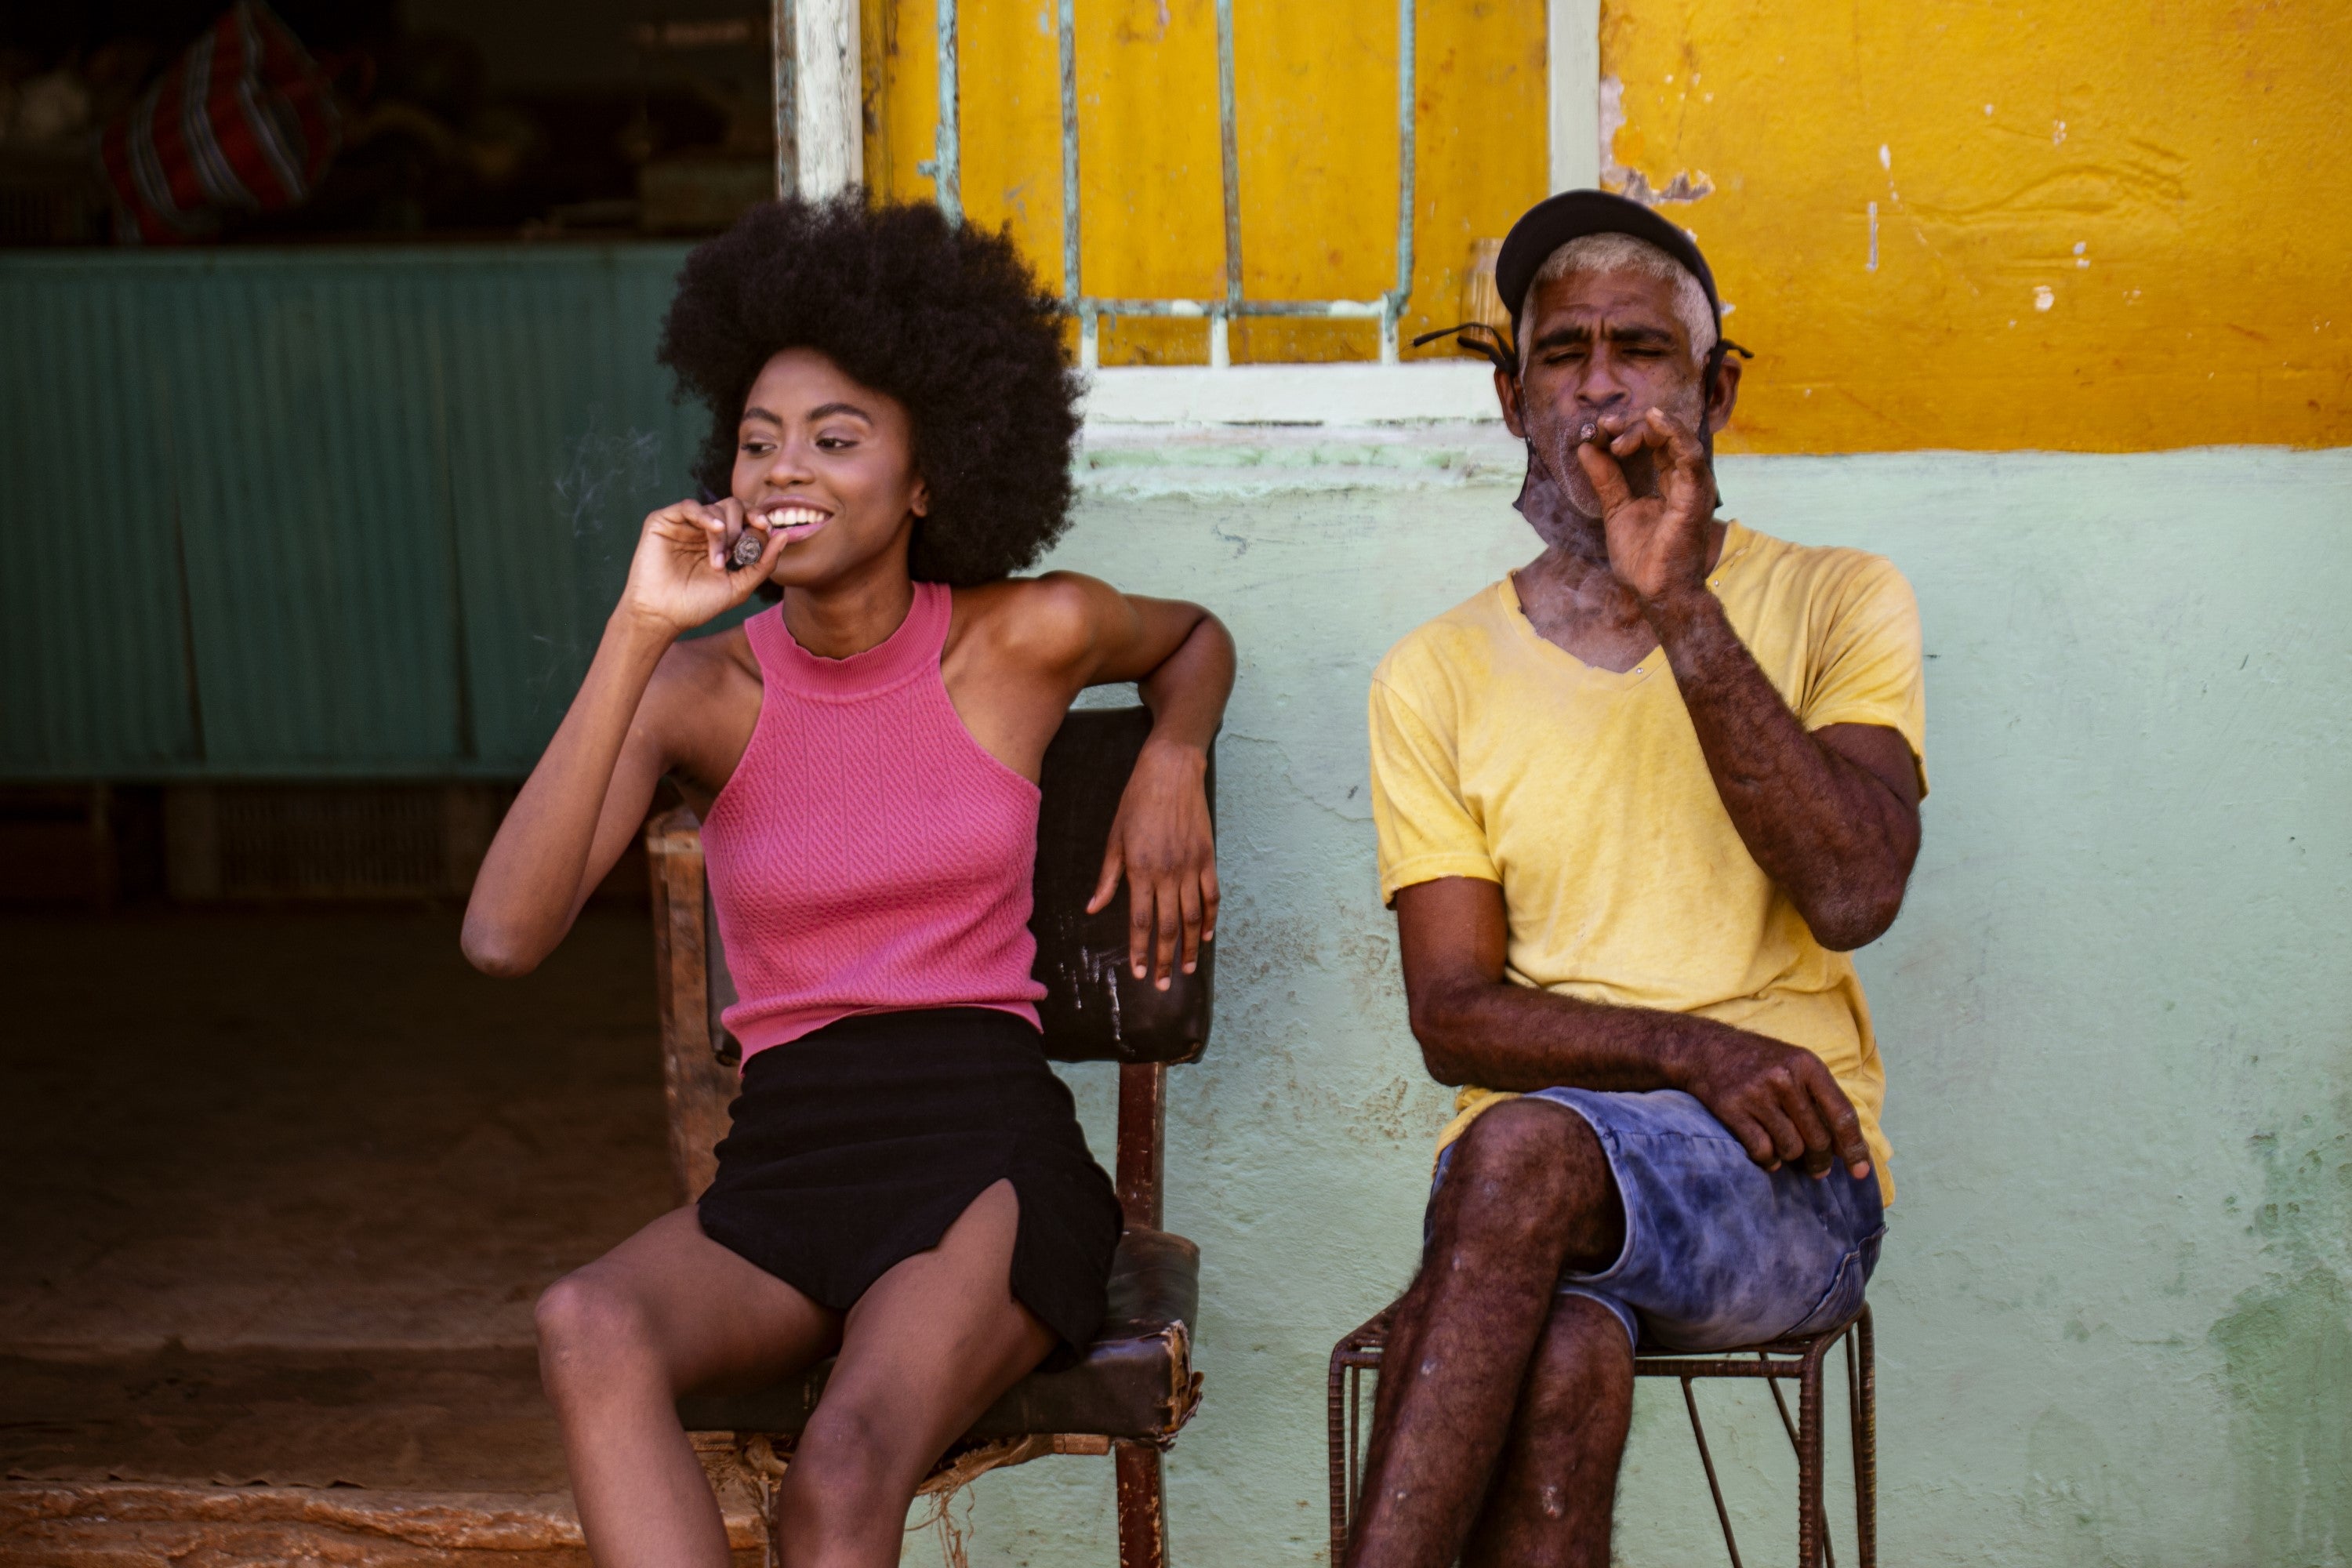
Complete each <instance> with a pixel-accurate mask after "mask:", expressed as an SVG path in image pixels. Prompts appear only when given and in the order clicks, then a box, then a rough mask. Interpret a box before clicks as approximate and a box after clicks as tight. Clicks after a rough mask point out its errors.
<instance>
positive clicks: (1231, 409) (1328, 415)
mask: <svg viewBox="0 0 2352 1568" xmlns="http://www.w3.org/2000/svg"><path fill="white" fill-rule="evenodd" d="M1086 418H1087V426H1088V428H1090V429H1091V428H1095V427H1097V426H1135V425H1171V426H1172V425H1184V426H1231V425H1269V426H1280V425H1351V426H1362V425H1414V424H1427V423H1432V422H1436V421H1461V422H1468V423H1473V424H1486V423H1494V422H1499V421H1500V420H1501V418H1502V414H1501V411H1500V410H1499V409H1498V408H1497V407H1496V403H1495V379H1494V372H1493V370H1492V369H1491V368H1489V367H1488V365H1487V363H1486V361H1484V360H1458V361H1456V360H1419V361H1414V362H1413V363H1409V364H1377V363H1360V362H1357V363H1341V364H1237V365H1231V366H1228V367H1225V368H1223V369H1213V368H1211V367H1209V366H1207V365H1149V366H1121V367H1118V368H1116V369H1111V370H1097V371H1096V372H1095V373H1094V374H1092V375H1091V376H1090V377H1089V378H1088V386H1087V400H1086Z"/></svg>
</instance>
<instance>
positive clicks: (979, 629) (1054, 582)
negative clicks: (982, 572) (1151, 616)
mask: <svg viewBox="0 0 2352 1568" xmlns="http://www.w3.org/2000/svg"><path fill="white" fill-rule="evenodd" d="M1123 603H1124V595H1121V594H1120V593H1119V591H1118V589H1116V588H1114V587H1112V586H1111V585H1110V584H1108V583H1106V582H1103V581H1102V580H1101V579H1099V578H1097V577H1088V576H1085V575H1083V574H1079V573H1076V572H1047V573H1045V574H1041V575H1039V576H1035V577H1003V578H999V579H998V580H997V581H995V582H993V583H982V584H978V585H977V586H974V587H970V588H958V589H957V590H956V591H955V617H956V620H957V621H958V622H959V623H961V626H963V627H964V628H967V629H968V631H969V633H970V634H971V635H973V636H976V637H980V638H981V639H982V640H983V641H984V642H986V643H987V644H988V646H989V647H991V648H992V649H994V650H997V651H999V652H1001V653H1002V654H1003V655H1005V656H1007V657H1011V658H1018V659H1021V660H1023V661H1024V662H1034V663H1036V664H1039V665H1045V666H1056V665H1063V664H1068V663H1072V662H1075V661H1077V660H1082V659H1084V658H1086V657H1087V653H1088V651H1089V650H1090V649H1092V648H1093V647H1094V646H1095V644H1096V641H1097V638H1099V637H1101V635H1102V633H1103V631H1104V629H1105V628H1106V626H1108V624H1109V622H1110V619H1111V617H1112V616H1115V615H1117V614H1118V609H1119V607H1120V606H1121V605H1122V604H1123Z"/></svg>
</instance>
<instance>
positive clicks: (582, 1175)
mask: <svg viewBox="0 0 2352 1568" xmlns="http://www.w3.org/2000/svg"><path fill="white" fill-rule="evenodd" d="M0 995H5V997H6V999H7V1006H6V1012H5V1020H6V1021H5V1024H0V1192H5V1194H6V1199H5V1204H0V1475H5V1477H6V1478H7V1479H8V1480H9V1481H10V1482H11V1483H14V1484H15V1485H14V1493H15V1497H14V1503H13V1505H12V1506H13V1508H14V1510H15V1512H16V1516H17V1517H18V1521H19V1523H21V1522H22V1519H23V1517H24V1516H25V1510H26V1509H32V1510H34V1511H36V1512H38V1511H39V1510H42V1509H47V1510H50V1513H51V1514H55V1513H57V1510H58V1509H63V1510H65V1512H66V1513H71V1512H72V1511H73V1504H72V1499H71V1496H70V1495H69V1493H70V1489H71V1485H70V1484H79V1485H80V1486H82V1487H84V1488H87V1487H89V1486H90V1485H91V1484H93V1483H106V1482H114V1483H120V1484H121V1485H122V1486H127V1487H131V1488H133V1489H135V1488H136V1487H137V1486H142V1485H143V1486H148V1487H151V1488H152V1486H153V1485H155V1484H158V1483H163V1484H168V1485H176V1486H179V1487H183V1488H188V1487H194V1488H214V1489H217V1488H256V1487H259V1488H263V1489H287V1488H297V1489H335V1490H334V1491H333V1492H331V1493H327V1494H321V1498H323V1499H325V1500H331V1499H332V1498H334V1497H342V1498H347V1499H352V1502H351V1503H350V1504H345V1505H341V1513H338V1514H336V1517H337V1518H338V1519H341V1517H342V1515H343V1514H349V1513H351V1511H352V1506H355V1505H356V1503H357V1502H358V1500H357V1499H355V1498H352V1492H351V1491H350V1489H362V1490H368V1491H374V1492H385V1493H388V1494H393V1498H392V1499H387V1500H384V1501H383V1503H382V1505H381V1506H383V1507H395V1501H394V1500H396V1498H397V1497H402V1496H408V1497H413V1496H416V1495H420V1494H430V1493H440V1492H459V1493H467V1494H502V1495H504V1496H506V1497H508V1498H523V1497H533V1496H551V1495H552V1496H557V1497H558V1498H559V1503H558V1504H557V1505H556V1509H555V1511H557V1512H559V1513H565V1514H568V1508H564V1507H562V1506H561V1504H560V1494H561V1492H562V1485H563V1466H562V1454H561V1451H560V1449H559V1447H558V1446H557V1443H556V1439H555V1433H554V1429H553V1426H552V1423H551V1420H550V1418H549V1416H548V1415H547V1412H546V1408H545V1406H544V1405H543V1403H542V1402H541V1398H540V1394H539V1390H538V1379H537V1373H536V1369H535V1366H534V1363H533V1357H532V1351H531V1331H530V1306H531V1300H532V1298H533V1297H534V1296H535V1295H536V1294H537V1293H538V1291H539V1289H541V1287H542V1286H543V1285H545V1284H546V1283H547V1282H548V1281H549V1280H551V1279H554V1278H555V1277H556V1276H557V1275H559V1274H561V1273H562V1272H563V1271H564V1270H565V1269H567V1268H571V1267H572V1266H573V1265H575V1264H578V1263H581V1262H583V1261H585V1260H586V1259H588V1258H593V1257H594V1256H595V1255H596V1254H597V1253H599V1252H601V1251H602V1250H604V1248H605V1247H609V1246H611V1245H612V1244H613V1243H614V1242H615V1241H617V1240H619V1239H620V1238H621V1237H624V1236H626V1235H627V1234H628V1233H629V1232H630V1231H631V1230H633V1229H635V1227H636V1226H639V1225H641V1224H643V1223H645V1222H646V1220H648V1219H650V1218H652V1217H653V1216H654V1215H656V1214H659V1213H660V1212H661V1211H662V1210H663V1209H664V1208H666V1207H667V1206H668V1205H669V1204H670V1203H671V1201H672V1199H671V1194H670V1186H669V1173H668V1168H667V1158H666V1155H665V1153H664V1145H663V1121H662V1118H663V1111H662V1096H661V1080H660V1071H659V1064H658V1057H657V1049H656V1021H655V1016H654V987H653V962H652V950H651V938H650V936H649V934H648V931H647V925H646V917H645V916H644V914H643V913H642V912H641V911H631V910H604V909H597V910H591V911H590V912H589V913H588V914H587V915H586V916H585V917H583V921H582V922H581V926H580V929H579V930H577V931H575V932H574V933H573V934H572V937H571V939H570V940H569V941H568V942H566V943H565V945H564V947H563V948H562V951H561V952H558V953H557V954H556V955H555V956H554V957H553V958H552V959H551V960H550V961H549V963H548V964H547V965H546V967H545V968H544V969H543V970H541V973H538V974H535V975H533V976H531V977H530V978H529V979H526V980H521V981H493V980H489V979H487V978H484V977H483V976H481V975H478V974H477V973H474V972H473V971H471V970H470V969H468V968H467V967H466V965H465V963H464V962H463V961H462V960H461V959H460V957H459V956H458V952H457V911H456V910H454V909H446V908H424V907H416V908H401V909H381V908H378V909H338V908H331V907H329V908H322V907H315V906H314V907H307V908H300V909H289V910H271V911H253V912H247V911H236V912H215V911H206V912H201V913H199V912H191V911H186V910H154V911H151V912H135V913H129V914H121V915H114V916H106V917H100V916H85V915H52V914H44V915H40V916H37V917H32V916H9V917H6V918H0ZM33 1483H68V1484H69V1485H68V1488H67V1489H65V1490H60V1489H58V1487H57V1486H54V1485H53V1486H50V1487H48V1488H47V1489H42V1488H41V1487H38V1486H36V1485H34V1484H33ZM137 1495H139V1496H151V1494H150V1493H138V1494H137ZM152 1495H161V1494H152ZM173 1495H177V1494H173ZM204 1495H205V1497H206V1498H207V1499H210V1500H211V1501H215V1502H216V1501H218V1499H216V1498H212V1495H211V1494H209V1493H207V1494H204ZM254 1495H255V1496H256V1497H261V1496H263V1495H264V1494H261V1493H256V1494H254ZM268 1495H275V1496H278V1498H279V1500H280V1502H283V1501H284V1500H285V1499H286V1498H295V1499H296V1502H298V1503H299V1504H300V1508H298V1509H297V1511H298V1512H299V1511H300V1509H309V1510H310V1512H311V1513H312V1514H316V1513H317V1511H318V1506H317V1505H318V1504H319V1503H320V1500H321V1499H320V1498H310V1497H309V1495H308V1494H304V1495H303V1496H302V1497H296V1494H293V1493H283V1494H274V1493H273V1494H268ZM60 1499H63V1500H64V1501H62V1502H61V1501H59V1500H60ZM133 1500H134V1499H133V1498H132V1496H131V1493H130V1492H123V1493H122V1494H121V1495H120V1496H117V1497H116V1498H115V1499H114V1503H113V1504H110V1505H109V1506H118V1505H119V1506H121V1507H128V1506H129V1505H130V1503H131V1501H133ZM93 1506H95V1505H93ZM156 1506H158V1507H161V1506H163V1505H160V1504H159V1505H156ZM256 1506H257V1507H258V1505H256ZM272 1506H275V1505H272ZM286 1506H287V1507H293V1506H295V1505H294V1504H291V1503H289V1504H286ZM486 1507H488V1504H487V1501H486ZM7 1511H8V1510H6V1509H0V1514H5V1513H6V1512H7ZM85 1511H87V1510H85ZM165 1511H166V1512H169V1511H170V1510H169V1509H165ZM248 1511H251V1510H248ZM259 1511H260V1512H261V1513H264V1514H267V1513H268V1512H269V1509H268V1508H260V1510H259ZM281 1511H282V1510H281ZM329 1511H330V1512H333V1511H334V1510H329ZM362 1511H364V1510H362ZM488 1511H489V1512H491V1513H495V1512H496V1511H497V1510H496V1509H495V1508H489V1509H488ZM43 1517H44V1518H47V1517H49V1515H47V1514H45V1515H43ZM314 1522H315V1521H314ZM7 1528H8V1521H7V1519H6V1518H5V1517H0V1541H5V1539H8V1538H9V1537H8V1536H7ZM304 1528H310V1526H305V1527H304ZM320 1528H324V1527H323V1526H321V1527H320ZM335 1528H342V1526H341V1525H337V1526H335ZM461 1533H462V1531H461ZM525 1533H526V1534H528V1533H529V1532H528V1531H526V1532H525ZM541 1533H542V1534H544V1533H545V1532H544V1531H541ZM570 1539H571V1540H572V1542H576V1540H577V1536H576V1531H574V1532H573V1533H572V1535H571V1537H570ZM542 1544H544V1542H542ZM0 1555H6V1556H8V1557H9V1559H10V1560H11V1561H16V1560H20V1559H19V1558H18V1555H17V1554H16V1552H0ZM164 1555H172V1553H168V1552H167V1553H164ZM198 1555H199V1556H201V1555H203V1554H202V1553H199V1554H198ZM56 1560H58V1561H65V1560H66V1558H65V1557H63V1556H60V1557H58V1558H57V1559H56ZM93 1560H95V1559H93ZM126 1560H129V1559H126ZM220 1560H221V1561H232V1560H242V1559H239V1558H238V1557H237V1556H236V1554H235V1553H232V1554H231V1555H230V1556H229V1557H225V1558H221V1559H220ZM416 1560H417V1561H425V1560H426V1559H425V1558H418V1559H416ZM434 1560H438V1559H434Z"/></svg>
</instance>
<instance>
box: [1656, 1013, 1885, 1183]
mask: <svg viewBox="0 0 2352 1568" xmlns="http://www.w3.org/2000/svg"><path fill="white" fill-rule="evenodd" d="M1675 1054H1676V1056H1677V1057H1678V1058H1684V1059H1680V1060H1677V1061H1676V1062H1675V1064H1674V1068H1673V1071H1672V1073H1671V1076H1672V1077H1673V1079H1675V1087H1676V1088H1678V1089H1682V1090H1683V1091H1684V1092H1685V1093H1686V1094H1688V1095H1690V1096H1691V1098H1693V1099H1694V1100H1697V1101H1698V1102H1699V1103H1700V1104H1701V1105H1704V1106H1706V1109H1707V1110H1708V1111H1709V1112H1710V1113H1711V1114H1712V1115H1713V1116H1714V1117H1715V1119H1716V1120H1717V1121H1720V1122H1722V1123H1723V1125H1724V1128H1725V1129H1726V1130H1727V1131H1729V1132H1730V1134H1731V1135H1732V1136H1733V1137H1734V1138H1737V1139H1738V1140H1739V1142H1740V1145H1741V1147H1743V1148H1745V1149H1746V1150H1747V1151H1748V1158H1749V1159H1751V1160H1753V1161H1755V1162H1756V1163H1758V1164H1759V1165H1761V1166H1762V1167H1764V1169H1766V1170H1768V1171H1777V1170H1779V1169H1780V1167H1781V1165H1782V1164H1784V1163H1788V1164H1796V1163H1801V1164H1802V1165H1803V1166H1804V1168H1805V1173H1806V1174H1808V1175H1811V1176H1821V1175H1824V1174H1826V1173H1828V1171H1829V1168H1830V1162H1831V1157H1832V1155H1834V1156H1835V1157H1836V1158H1837V1159H1839V1160H1841V1161H1843V1162H1844V1164H1845V1168H1846V1170H1847V1171H1848V1173H1851V1174H1852V1175H1853V1177H1854V1178H1855V1179H1856V1180H1857V1181H1858V1180H1860V1179H1861V1178H1862V1177H1864V1176H1866V1175H1868V1174H1870V1145H1869V1144H1867V1143H1865V1142H1863V1138H1862V1118H1861V1117H1860V1116H1858V1115H1856V1114H1855V1112H1854V1109H1853V1101H1852V1100H1848V1099H1846V1097H1845V1090H1843V1089H1840V1088H1839V1087H1838V1084H1837V1079H1833V1078H1832V1077H1831V1076H1830V1069H1829V1068H1826V1067H1824V1066H1822V1058H1819V1057H1817V1056H1815V1055H1813V1053H1812V1052H1811V1051H1808V1050H1803V1049H1801V1048H1800V1047H1796V1046H1784V1045H1782V1044H1780V1042H1779V1041H1777V1040H1768V1039H1765V1038H1763V1037H1760V1036H1757V1035H1746V1034H1733V1033H1729V1032H1727V1033H1726V1034H1724V1035H1721V1036H1718V1037H1713V1038H1709V1039H1706V1040H1705V1041H1699V1042H1693V1043H1692V1044H1691V1045H1690V1046H1689V1047H1688V1048H1687V1049H1686V1050H1685V1051H1678V1052H1676V1053H1675Z"/></svg>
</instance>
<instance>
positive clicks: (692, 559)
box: [621, 498, 784, 637]
mask: <svg viewBox="0 0 2352 1568" xmlns="http://www.w3.org/2000/svg"><path fill="white" fill-rule="evenodd" d="M744 527H745V523H744V520H743V508H742V506H741V505H740V503H739V502H737V501H735V500H733V499H732V498H730V499H729V500H722V501H719V502H718V503H717V504H715V505H712V506H704V505H703V504H702V503H701V502H699V501H690V500H682V501H678V502H677V503H676V504H675V505H671V506H666V507H664V508H662V509H661V510H659V511H657V512H655V513H654V514H653V515H652V516H650V517H648V518H646V526H645V531H644V532H643V533H641V534H640V535H638V538H637V552H636V554H635V556H634V557H633V558H632V559H631V560H630V562H629V581H628V585H627V586H626V587H625V588H624V589H622V590H621V608H622V610H623V611H625V612H626V613H627V614H628V615H630V616H632V617H634V618H635V619H637V620H639V621H641V622H644V623H646V624H647V625H650V626H655V627H656V628H657V629H659V630H662V631H664V632H666V633H667V635H669V636H671V637H676V636H678V635H679V634H681V633H684V632H689V631H692V630H693V629H694V628H695V627H697V626H700V625H702V623H703V622H705V621H707V620H709V619H710V618H711V617H712V616H716V615H719V614H720V613H722V612H724V611H727V610H731V609H733V608H734V607H735V606H736V605H740V604H741V603H742V602H743V601H744V600H746V599H748V598H750V597H751V593H752V590H753V589H755V588H757V587H759V585H760V584H762V583H764V582H766V581H767V580H768V574H769V572H770V571H772V569H773V568H774V566H775V564H776V557H777V556H778V555H779V554H781V553H782V551H783V548H784V539H783V535H782V532H777V533H774V534H771V535H769V536H768V537H767V540H766V548H764V549H762V550H761V552H760V559H759V560H758V561H756V562H754V563H751V565H749V566H745V567H742V568H740V570H738V571H733V572H730V571H729V570H728V569H727V552H729V551H730V550H731V549H732V548H733V547H734V544H735V542H736V540H738V539H739V538H740V537H741V536H742V533H743V530H744Z"/></svg>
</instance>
